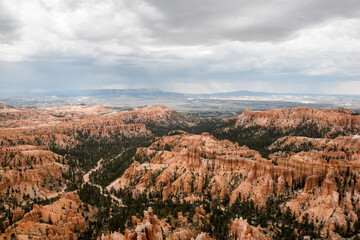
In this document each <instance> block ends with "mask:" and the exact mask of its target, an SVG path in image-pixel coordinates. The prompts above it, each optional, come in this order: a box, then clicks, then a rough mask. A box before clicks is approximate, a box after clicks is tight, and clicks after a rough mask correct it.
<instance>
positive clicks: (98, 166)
mask: <svg viewBox="0 0 360 240" xmlns="http://www.w3.org/2000/svg"><path fill="white" fill-rule="evenodd" d="M126 150H127V149H125V150H124V151H122V152H121V153H119V154H118V155H116V156H115V157H113V158H112V159H110V160H109V161H113V160H114V159H116V158H118V157H120V156H121V155H122V154H123V153H124V152H125V151H126ZM102 163H103V159H102V158H100V160H99V161H98V162H97V164H96V167H94V168H92V169H90V171H88V172H87V173H85V175H84V176H83V183H82V185H81V186H83V185H84V184H86V183H88V184H89V185H91V186H95V187H98V188H99V189H100V192H101V194H103V195H104V196H105V197H107V196H110V197H111V198H112V199H113V200H114V201H116V202H118V204H119V205H120V206H121V207H125V205H124V204H122V201H121V199H120V198H117V197H116V196H114V195H113V194H105V193H103V187H102V186H100V185H98V184H94V183H92V182H91V181H90V174H91V173H93V172H95V171H97V170H98V169H99V168H100V167H101V166H102Z"/></svg>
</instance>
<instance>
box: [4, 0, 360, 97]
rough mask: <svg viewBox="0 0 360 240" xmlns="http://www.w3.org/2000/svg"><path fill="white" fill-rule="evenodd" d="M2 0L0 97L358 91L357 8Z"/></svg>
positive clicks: (318, 1)
mask: <svg viewBox="0 0 360 240" xmlns="http://www.w3.org/2000/svg"><path fill="white" fill-rule="evenodd" d="M1 1H2V0H0V53H1V54H0V75H1V78H0V86H2V87H3V86H4V87H3V88H2V89H1V90H0V91H6V89H8V90H10V89H11V90H16V89H21V88H23V89H24V90H29V89H33V90H38V89H43V90H51V89H52V88H58V89H81V88H99V87H100V88H101V87H125V88H136V87H138V88H144V87H145V88H146V87H158V88H162V89H166V90H174V91H180V90H181V91H192V92H196V91H198V92H202V91H232V90H236V89H243V90H244V89H248V90H253V91H256V90H257V91H275V92H276V91H280V92H284V91H285V92H286V91H288V92H302V91H305V92H316V91H318V92H322V93H326V91H336V90H337V89H342V90H341V91H342V93H347V92H348V93H353V92H354V91H357V92H359V91H358V89H356V87H357V86H360V29H359V27H358V26H359V25H360V15H359V13H360V10H359V3H358V1H355V0H342V1H339V0H294V1H285V0H283V1H275V0H268V1H260V0H252V1H245V0H227V1H219V0H196V1H193V0H192V1H190V0H181V1H180V0H179V1H175V0H174V1H173V0H131V1H126V0H119V1H113V0H103V1H95V0H63V1H46V0H32V1H28V0H17V1H12V0H5V1H3V2H1ZM4 42H6V44H1V43H4ZM339 59H341V61H340V60H339ZM321 86H326V88H322V87H321ZM331 89H333V90H331ZM334 89H335V90H334Z"/></svg>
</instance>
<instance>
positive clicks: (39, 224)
mask: <svg viewBox="0 0 360 240" xmlns="http://www.w3.org/2000/svg"><path fill="white" fill-rule="evenodd" d="M81 208H82V203H81V201H80V199H79V197H78V196H77V195H75V194H72V193H67V194H64V195H63V196H62V197H61V198H60V199H59V200H57V201H56V202H54V203H52V204H50V205H45V206H41V205H34V206H33V209H32V210H31V211H30V212H28V213H26V214H25V215H24V216H23V217H22V219H21V220H19V221H17V222H16V223H15V224H13V225H12V226H9V227H8V228H7V229H6V230H5V233H3V234H1V235H0V238H1V239H5V237H6V238H7V239H11V235H12V234H14V233H16V236H17V238H18V239H77V236H78V233H79V232H80V231H84V230H85V229H86V228H87V223H86V221H85V217H84V216H83V215H82V213H83V210H81Z"/></svg>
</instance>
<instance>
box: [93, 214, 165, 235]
mask: <svg viewBox="0 0 360 240" xmlns="http://www.w3.org/2000/svg"><path fill="white" fill-rule="evenodd" d="M133 222H134V224H135V227H134V229H132V230H126V232H125V235H122V234H120V233H117V232H115V233H107V234H103V235H102V236H101V237H100V239H101V240H115V239H124V240H137V239H141V240H162V239H163V231H162V228H161V223H160V221H159V220H158V218H157V216H156V215H154V213H153V210H152V208H149V209H148V210H147V211H144V219H143V221H141V220H139V219H137V218H136V217H133Z"/></svg>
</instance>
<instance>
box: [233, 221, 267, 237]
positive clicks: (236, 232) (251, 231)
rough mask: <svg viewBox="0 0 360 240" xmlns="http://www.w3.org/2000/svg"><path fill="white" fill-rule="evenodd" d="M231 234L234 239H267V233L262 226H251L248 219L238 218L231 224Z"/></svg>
mask: <svg viewBox="0 0 360 240" xmlns="http://www.w3.org/2000/svg"><path fill="white" fill-rule="evenodd" d="M231 235H232V238H233V239H237V240H245V239H253V240H266V239H268V238H266V235H265V234H264V233H263V232H262V229H261V228H260V227H258V228H255V227H253V226H251V225H250V224H249V223H248V222H247V220H246V219H245V220H244V219H242V218H240V219H238V218H236V219H235V220H234V221H233V223H232V225H231Z"/></svg>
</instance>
